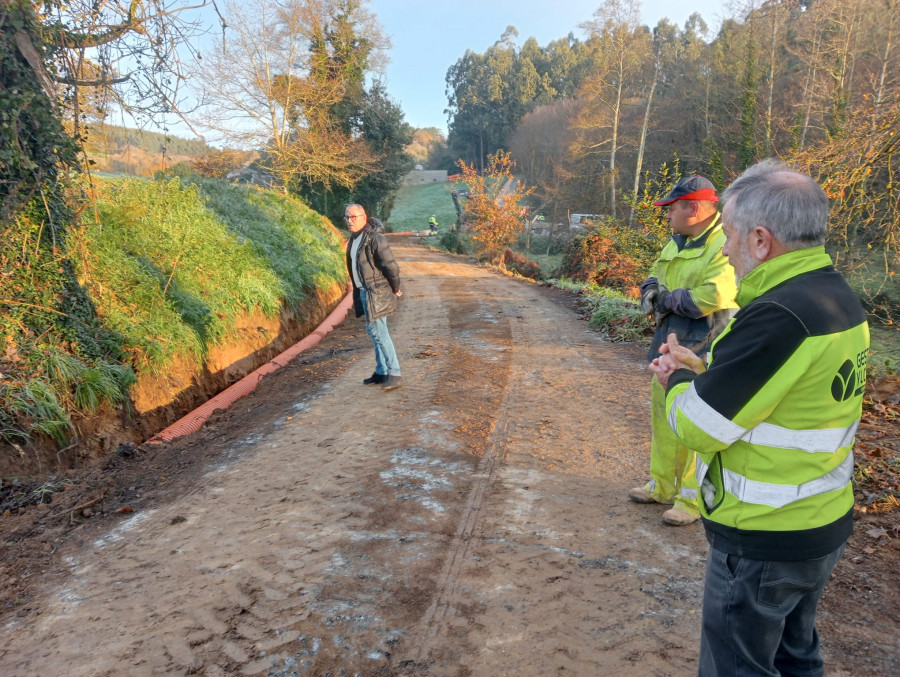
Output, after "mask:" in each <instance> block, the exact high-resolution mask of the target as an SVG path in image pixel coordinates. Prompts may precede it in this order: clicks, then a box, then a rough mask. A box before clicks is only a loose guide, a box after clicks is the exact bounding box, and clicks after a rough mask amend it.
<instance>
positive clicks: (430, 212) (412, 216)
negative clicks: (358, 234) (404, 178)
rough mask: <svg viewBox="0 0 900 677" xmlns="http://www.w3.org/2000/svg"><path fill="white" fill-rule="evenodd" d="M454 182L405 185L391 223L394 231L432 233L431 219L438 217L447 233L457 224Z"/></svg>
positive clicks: (389, 219)
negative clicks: (452, 191)
mask: <svg viewBox="0 0 900 677" xmlns="http://www.w3.org/2000/svg"><path fill="white" fill-rule="evenodd" d="M454 185H455V184H452V183H429V184H426V185H424V186H403V187H402V188H401V189H400V192H399V193H398V194H397V202H396V203H395V205H394V209H393V211H392V212H391V215H390V217H389V218H388V220H387V224H386V225H387V228H388V229H389V230H391V231H393V232H395V233H396V232H401V231H407V230H428V218H429V217H430V216H435V217H436V218H437V220H438V223H439V224H440V228H441V229H442V230H443V229H445V228H449V227H450V226H452V225H453V224H454V223H455V222H456V209H454V207H453V199H452V198H451V197H450V190H451V188H452V187H453V186H454Z"/></svg>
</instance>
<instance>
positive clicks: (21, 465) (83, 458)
mask: <svg viewBox="0 0 900 677" xmlns="http://www.w3.org/2000/svg"><path fill="white" fill-rule="evenodd" d="M345 293H346V289H344V288H342V287H340V286H338V285H335V286H333V287H332V288H330V289H320V290H316V291H315V292H313V293H311V294H310V296H309V297H308V298H307V300H306V301H305V302H304V303H303V304H302V306H301V307H300V308H299V309H297V310H296V311H291V310H285V311H283V312H282V313H281V315H280V316H279V317H278V318H266V317H264V316H262V315H260V314H254V315H248V316H244V317H241V318H239V319H238V321H237V326H238V329H237V331H236V335H237V337H236V338H234V339H232V340H230V341H229V342H228V343H226V344H223V345H220V346H212V347H210V350H209V354H208V356H207V358H206V361H205V364H203V365H202V366H198V365H197V364H195V363H194V362H193V361H190V360H185V359H179V358H176V359H175V360H173V363H172V364H171V365H170V366H169V367H168V368H167V369H166V370H165V372H164V373H161V374H155V375H154V374H146V375H143V376H141V377H140V378H139V379H138V382H137V383H136V384H135V385H134V386H132V388H131V402H130V403H129V405H128V406H121V407H119V408H117V409H115V410H113V409H111V408H109V407H105V408H104V409H103V410H101V411H100V412H99V413H98V414H97V415H96V416H90V417H76V418H74V420H73V424H74V426H75V431H73V435H72V437H73V444H72V445H71V446H69V447H67V448H66V449H64V450H63V451H60V450H59V449H58V448H57V446H56V445H55V444H53V443H47V442H43V443H42V442H41V441H39V440H36V441H34V442H33V443H31V444H29V445H27V446H25V447H13V446H10V445H6V444H4V443H2V442H0V477H10V476H15V477H22V476H36V477H44V476H48V475H51V474H57V473H60V472H63V471H65V470H68V469H70V468H76V467H79V466H82V465H85V464H89V463H92V462H96V461H98V460H102V459H104V458H106V457H108V456H109V455H110V454H112V453H113V452H114V451H115V450H116V449H118V448H119V446H120V445H122V444H125V443H128V444H134V445H138V444H141V443H143V442H145V441H146V440H148V439H150V438H151V437H153V436H154V435H155V434H157V433H158V432H159V431H160V430H162V429H163V428H165V427H166V426H168V425H170V424H171V423H173V422H174V421H176V420H178V419H179V418H181V417H182V416H184V415H185V414H187V413H188V412H190V411H192V410H193V409H195V408H196V407H197V406H199V405H200V404H202V403H204V402H206V401H207V400H209V399H210V398H211V397H213V396H214V395H216V394H217V393H220V392H221V391H223V390H225V389H226V388H227V387H228V386H230V385H231V384H233V383H235V382H236V381H238V380H240V379H241V378H243V377H244V376H246V375H247V374H248V373H250V372H252V371H253V370H255V369H257V368H258V367H259V366H260V365H262V364H265V363H266V362H268V361H269V360H271V359H272V358H273V357H275V356H277V355H279V354H280V353H282V352H283V351H284V350H286V349H287V348H289V347H290V346H292V345H294V344H295V343H297V341H299V340H300V339H302V338H303V337H305V336H307V335H308V334H309V333H310V332H311V331H313V330H314V329H315V328H316V327H318V326H319V324H320V323H321V322H322V321H323V320H324V319H325V318H326V317H328V315H329V313H331V311H332V310H334V308H335V307H336V306H337V305H338V304H339V303H340V301H341V299H342V298H343V296H344V294H345Z"/></svg>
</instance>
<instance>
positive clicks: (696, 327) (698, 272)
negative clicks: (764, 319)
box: [641, 214, 737, 361]
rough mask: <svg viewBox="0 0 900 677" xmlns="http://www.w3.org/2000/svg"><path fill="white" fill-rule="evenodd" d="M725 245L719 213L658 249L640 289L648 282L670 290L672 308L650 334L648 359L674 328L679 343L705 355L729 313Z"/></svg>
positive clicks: (730, 280)
mask: <svg viewBox="0 0 900 677" xmlns="http://www.w3.org/2000/svg"><path fill="white" fill-rule="evenodd" d="M724 244H725V233H723V232H722V222H721V219H720V215H719V214H716V217H715V219H714V220H713V222H712V223H711V224H710V226H709V228H707V229H706V230H705V231H703V233H701V234H700V235H699V236H697V237H696V238H694V239H693V240H687V239H686V238H685V237H684V236H683V235H673V236H672V239H670V240H669V242H668V243H666V246H665V247H663V249H662V251H661V252H660V254H659V257H658V258H657V259H656V262H655V263H654V264H653V267H652V268H651V269H650V277H649V278H647V280H645V281H644V284H642V285H641V292H642V293H643V290H644V287H645V286H646V285H648V284H658V285H659V286H660V288H662V287H665V288H666V289H668V290H669V292H671V294H672V296H671V297H670V301H669V302H670V304H671V306H672V307H671V311H672V312H670V313H669V314H668V315H666V317H665V319H664V320H663V321H662V322H661V323H660V325H659V326H658V327H657V328H656V331H655V332H654V334H653V339H652V340H651V341H650V350H649V352H648V354H647V360H648V361H650V360H652V359H653V358H655V357H659V346H660V345H662V344H663V343H665V342H666V338H667V337H668V335H669V334H670V333H673V332H674V333H675V335H676V336H677V337H678V340H679V342H680V343H681V345H684V346H687V347H688V348H691V349H692V350H693V351H694V352H695V353H697V354H698V355H705V354H706V353H707V352H708V351H709V347H710V345H711V344H712V341H713V339H714V338H715V337H716V336H718V335H719V333H720V332H721V331H722V330H723V329H724V328H725V325H726V324H728V321H729V320H730V319H731V316H732V315H734V311H735V310H736V309H737V303H735V300H734V297H735V293H736V292H737V289H736V288H735V284H734V269H733V268H732V267H731V266H730V265H729V264H728V258H727V257H726V256H725V255H723V254H722V245H724Z"/></svg>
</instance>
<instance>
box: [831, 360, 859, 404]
mask: <svg viewBox="0 0 900 677" xmlns="http://www.w3.org/2000/svg"><path fill="white" fill-rule="evenodd" d="M866 355H867V351H863V352H861V353H860V354H859V355H857V356H856V364H853V360H847V361H846V362H844V364H842V365H841V368H840V369H839V370H838V373H837V374H836V375H835V377H834V380H833V381H832V382H831V396H832V397H833V398H834V399H835V400H837V401H838V402H846V401H847V400H849V399H850V398H851V397H859V396H861V395H862V394H863V390H865V388H866Z"/></svg>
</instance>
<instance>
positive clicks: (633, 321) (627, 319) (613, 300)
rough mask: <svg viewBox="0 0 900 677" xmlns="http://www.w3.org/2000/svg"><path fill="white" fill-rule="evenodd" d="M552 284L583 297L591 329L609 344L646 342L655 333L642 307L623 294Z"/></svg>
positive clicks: (559, 282) (590, 286) (564, 280)
mask: <svg viewBox="0 0 900 677" xmlns="http://www.w3.org/2000/svg"><path fill="white" fill-rule="evenodd" d="M550 284H553V285H554V286H556V287H559V288H560V289H565V290H567V291H572V292H575V293H577V294H579V295H581V296H583V297H584V299H585V301H586V303H587V305H588V307H589V309H590V314H591V319H590V325H591V326H592V327H593V328H595V329H598V330H599V331H600V332H601V333H602V334H603V335H604V336H605V337H606V338H608V339H609V340H610V341H630V342H637V341H643V340H644V339H645V338H646V337H647V336H649V335H650V334H652V332H653V327H652V326H651V325H650V322H649V321H648V320H647V316H646V315H644V312H643V311H642V310H641V307H640V305H639V304H638V303H636V302H635V301H633V300H631V299H629V298H628V297H626V296H625V295H624V294H623V293H622V292H619V291H616V290H614V289H608V288H605V287H600V286H598V285H596V284H591V283H584V282H579V281H577V280H572V279H569V278H560V279H554V280H550Z"/></svg>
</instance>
